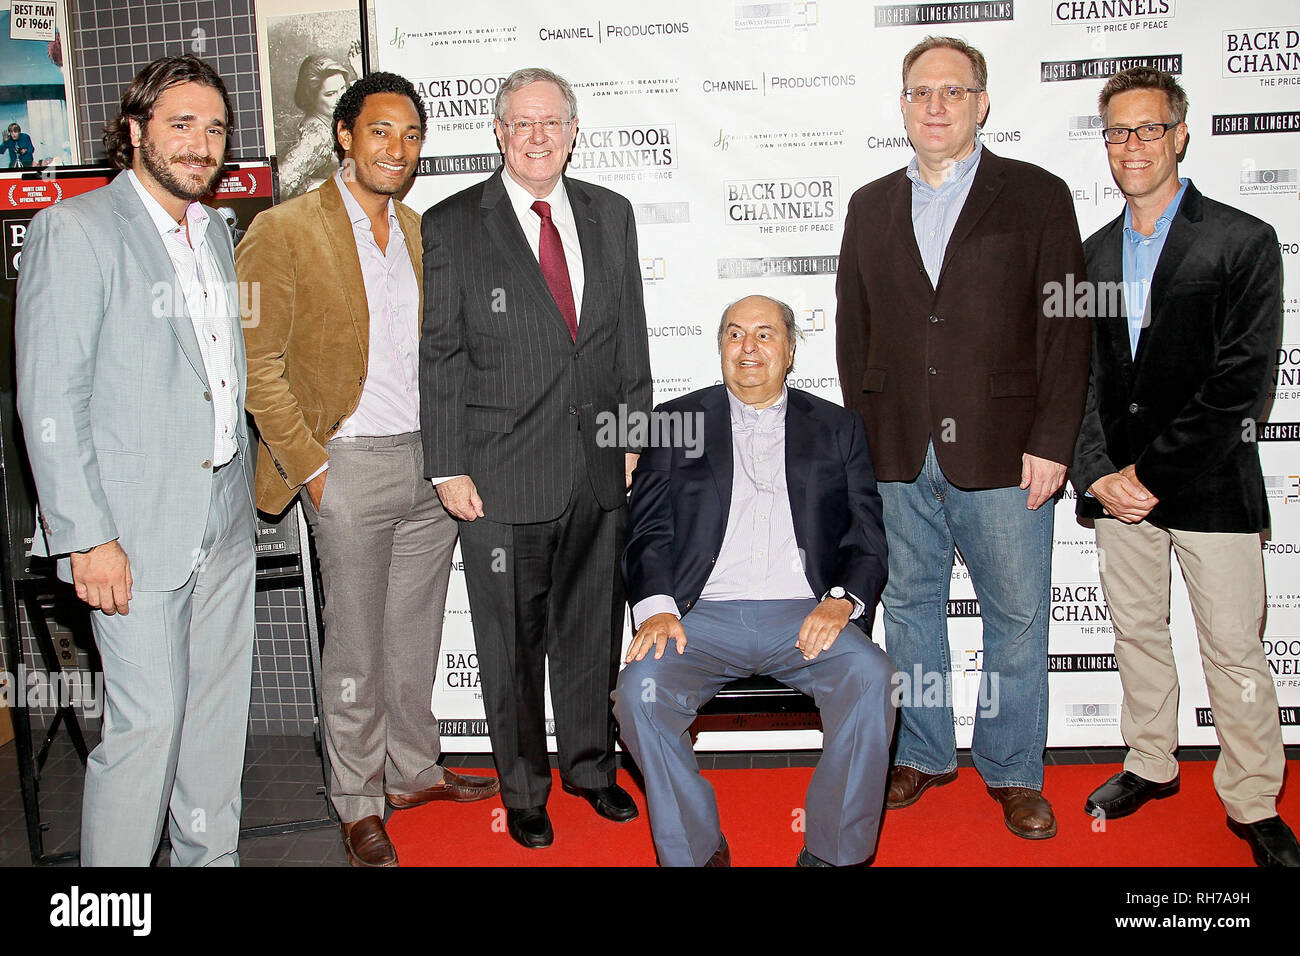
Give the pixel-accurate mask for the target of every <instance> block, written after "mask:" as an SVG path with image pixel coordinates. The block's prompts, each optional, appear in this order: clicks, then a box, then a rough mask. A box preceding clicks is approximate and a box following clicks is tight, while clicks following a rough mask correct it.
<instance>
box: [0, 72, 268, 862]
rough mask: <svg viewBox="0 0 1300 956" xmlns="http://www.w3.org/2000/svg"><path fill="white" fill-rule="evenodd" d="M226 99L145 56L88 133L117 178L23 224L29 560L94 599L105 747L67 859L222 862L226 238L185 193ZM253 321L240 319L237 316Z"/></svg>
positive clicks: (228, 548) (233, 605) (232, 448)
mask: <svg viewBox="0 0 1300 956" xmlns="http://www.w3.org/2000/svg"><path fill="white" fill-rule="evenodd" d="M230 116H231V110H230V100H229V97H228V96H227V94H226V89H225V86H224V84H223V83H222V81H221V78H220V77H219V76H218V75H217V74H216V72H215V71H213V70H212V68H211V67H209V66H208V65H207V64H205V63H203V62H202V61H201V60H198V59H196V58H194V57H164V58H162V59H159V60H155V61H154V62H153V63H150V64H149V65H148V66H147V67H145V68H144V69H143V70H142V71H141V72H140V73H139V75H137V76H136V78H135V80H134V81H133V82H132V83H131V85H130V86H129V87H128V88H127V89H126V92H125V93H124V94H123V96H122V110H121V114H120V115H119V116H118V117H117V118H116V119H115V120H113V121H112V122H110V123H109V124H108V126H107V127H106V129H105V133H104V145H105V147H106V149H107V152H108V156H109V158H110V159H111V160H112V161H113V163H114V164H115V165H116V166H118V167H119V168H121V169H123V170H125V172H123V173H121V174H120V175H118V177H117V178H116V179H114V180H113V182H112V183H111V184H110V185H109V186H107V187H105V188H103V189H100V190H97V191H95V192H92V193H88V194H86V195H84V196H79V197H75V198H72V199H68V200H65V201H63V202H60V203H58V204H57V205H55V206H53V207H51V208H49V209H47V210H44V211H43V212H41V213H40V214H38V215H37V216H36V217H35V219H33V220H32V224H31V227H30V229H29V232H28V236H27V242H26V244H25V249H24V252H23V259H22V263H21V267H20V273H19V278H18V304H17V322H16V346H17V375H18V413H19V415H20V416H21V418H22V422H23V429H24V434H25V436H26V441H27V451H28V456H29V458H30V459H31V465H32V473H33V475H34V477H35V479H36V488H37V494H38V498H39V501H40V530H41V532H42V534H38V535H36V536H35V540H34V545H33V546H34V550H36V551H37V553H42V554H48V555H51V556H55V557H57V558H58V559H59V560H58V573H59V577H60V578H61V579H63V580H65V581H70V582H72V583H73V584H74V585H75V588H76V592H77V596H78V597H80V598H81V599H82V600H84V601H85V602H86V603H87V604H89V605H90V608H91V620H92V624H93V627H94V633H95V643H96V645H97V646H98V648H99V653H100V657H101V658H102V660H103V667H104V684H105V706H104V726H103V738H102V740H101V741H100V744H99V746H98V747H96V748H95V750H94V751H93V752H92V753H91V755H90V759H89V762H88V764H87V767H86V788H85V796H84V798H83V806H82V821H81V859H82V863H83V864H85V865H88V866H127V865H136V866H147V865H148V864H149V863H150V862H151V860H152V859H153V855H154V852H155V850H156V848H157V846H158V840H159V837H160V836H161V834H162V826H163V821H164V819H166V818H168V817H170V827H169V836H170V840H171V847H172V851H171V861H172V865H174V866H177V865H180V866H199V865H208V864H222V865H235V864H237V863H238V859H239V857H238V852H237V844H238V840H239V816H240V789H239V780H240V774H241V772H242V769H243V758H244V739H245V735H246V727H247V720H248V698H249V684H250V679H251V673H252V645H253V633H254V625H253V570H254V564H253V541H254V537H255V528H254V522H253V504H252V494H251V483H252V477H253V462H252V461H251V460H250V456H249V453H248V435H247V431H246V427H245V424H244V345H243V337H242V335H241V334H240V307H239V301H240V297H239V296H238V294H237V289H236V286H235V269H234V250H233V248H232V245H231V240H230V234H229V232H228V230H227V228H226V224H225V222H224V221H223V220H222V218H221V217H220V216H217V215H213V214H211V213H210V212H209V211H208V210H206V209H205V208H204V207H203V206H201V205H200V204H199V203H198V202H197V200H198V198H199V197H200V196H203V195H204V194H205V193H207V192H208V191H209V190H210V188H211V187H212V185H213V183H214V182H215V180H216V178H217V175H218V173H219V171H220V169H221V165H222V163H223V161H224V159H225V156H226V151H227V144H228V134H229V124H230ZM253 320H255V317H254V319H253Z"/></svg>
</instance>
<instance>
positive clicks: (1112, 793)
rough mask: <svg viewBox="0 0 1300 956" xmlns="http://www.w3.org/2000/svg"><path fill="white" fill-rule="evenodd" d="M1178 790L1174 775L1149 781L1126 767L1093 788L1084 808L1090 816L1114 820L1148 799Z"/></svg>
mask: <svg viewBox="0 0 1300 956" xmlns="http://www.w3.org/2000/svg"><path fill="white" fill-rule="evenodd" d="M1177 792H1178V778H1177V777H1174V779H1173V780H1170V781H1169V782H1168V783H1152V782H1151V781H1150V780H1147V779H1145V778H1143V777H1139V776H1138V775H1137V774H1135V773H1129V772H1128V771H1127V770H1125V771H1123V772H1122V773H1117V774H1115V776H1113V777H1111V778H1110V779H1109V780H1107V781H1106V782H1105V783H1103V784H1102V785H1101V786H1100V787H1098V788H1097V789H1096V790H1094V791H1093V792H1092V795H1091V796H1090V797H1088V799H1087V801H1086V802H1085V803H1084V804H1083V811H1084V813H1087V814H1088V815H1089V816H1094V817H1096V816H1103V817H1105V818H1106V819H1107V820H1117V819H1119V818H1120V817H1126V816H1128V815H1129V814H1130V813H1133V812H1135V811H1137V810H1138V809H1139V808H1141V806H1142V804H1144V803H1146V802H1147V801H1148V800H1162V799H1164V798H1165V797H1171V796H1173V795H1174V794H1175V793H1177Z"/></svg>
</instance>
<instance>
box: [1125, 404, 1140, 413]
mask: <svg viewBox="0 0 1300 956" xmlns="http://www.w3.org/2000/svg"><path fill="white" fill-rule="evenodd" d="M1139 411H1140V409H1139V408H1138V404H1137V402H1134V403H1133V404H1132V405H1130V406H1129V407H1128V413H1129V414H1130V415H1136V414H1137V413H1138V412H1139Z"/></svg>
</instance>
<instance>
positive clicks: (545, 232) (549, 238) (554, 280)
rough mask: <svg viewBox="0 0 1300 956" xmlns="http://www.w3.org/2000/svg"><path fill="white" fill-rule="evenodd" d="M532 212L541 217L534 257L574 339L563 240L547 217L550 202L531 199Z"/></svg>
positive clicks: (575, 329) (575, 330)
mask: <svg viewBox="0 0 1300 956" xmlns="http://www.w3.org/2000/svg"><path fill="white" fill-rule="evenodd" d="M533 212H535V213H537V215H539V216H541V217H542V241H541V244H540V246H539V247H538V257H537V258H538V260H539V261H540V263H541V266H542V276H543V277H544V278H545V279H546V284H547V285H548V286H550V288H551V297H552V298H554V299H555V304H556V305H557V306H559V307H560V314H561V315H563V316H564V324H565V325H567V326H568V327H569V335H570V337H572V339H573V341H575V342H576V341H578V310H577V309H576V308H574V305H573V286H572V285H571V284H570V282H569V264H568V263H567V262H566V261H565V259H564V244H563V243H562V242H560V230H558V229H556V228H555V223H554V222H553V221H552V220H551V204H550V203H548V202H542V201H541V200H540V199H539V200H537V202H535V203H533Z"/></svg>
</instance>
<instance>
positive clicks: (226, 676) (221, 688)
mask: <svg viewBox="0 0 1300 956" xmlns="http://www.w3.org/2000/svg"><path fill="white" fill-rule="evenodd" d="M212 483H213V487H212V504H211V505H210V506H209V508H208V523H207V527H206V529H205V530H204V534H203V544H202V547H201V548H200V550H199V554H198V555H197V561H196V566H195V569H194V573H193V574H191V575H190V578H189V580H188V581H186V582H185V584H184V585H182V586H181V587H180V588H179V589H178V590H175V591H141V590H140V589H139V588H136V589H134V592H133V597H132V600H131V604H130V613H128V614H126V615H122V614H112V615H108V614H104V613H103V612H102V611H91V614H90V618H91V624H92V627H93V628H94V632H95V644H96V646H98V648H99V656H100V658H101V660H102V661H103V666H104V689H105V701H104V726H103V736H102V738H101V740H100V742H99V746H97V747H96V748H95V749H94V751H92V752H91V754H90V759H89V760H88V761H87V762H86V788H85V792H84V795H83V797H82V807H81V863H82V865H83V866H148V865H149V864H150V863H152V862H153V856H154V851H155V850H156V849H157V848H158V840H159V838H160V837H161V836H162V827H163V821H164V820H168V819H169V820H170V825H169V828H168V836H169V838H170V840H171V847H172V852H171V863H172V866H208V865H212V864H216V865H222V866H235V865H237V864H238V863H239V852H238V846H239V815H240V810H241V800H240V788H239V783H240V777H241V776H242V774H243V770H244V743H245V740H246V739H247V736H248V698H249V688H250V685H251V683H252V673H253V636H254V631H255V625H254V622H253V572H254V564H253V542H254V539H255V535H256V530H255V526H254V522H253V508H252V505H251V504H250V502H249V500H248V486H247V484H245V480H244V474H243V471H242V469H241V468H240V467H239V461H238V459H236V460H235V461H233V462H231V463H230V464H228V465H226V466H225V467H224V468H222V469H221V470H220V471H218V472H217V473H216V474H215V475H213V477H212ZM161 533H164V534H165V533H166V529H165V528H164V529H162V531H161ZM130 557H131V555H129V554H128V555H127V558H128V559H129V558H130Z"/></svg>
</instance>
